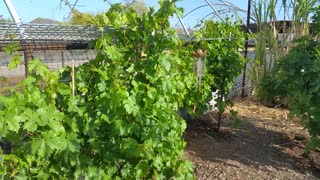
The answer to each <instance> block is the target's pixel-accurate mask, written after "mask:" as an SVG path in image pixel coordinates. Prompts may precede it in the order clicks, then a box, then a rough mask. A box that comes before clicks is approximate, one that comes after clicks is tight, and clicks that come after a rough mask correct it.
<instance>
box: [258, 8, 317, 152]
mask: <svg viewBox="0 0 320 180" xmlns="http://www.w3.org/2000/svg"><path fill="white" fill-rule="evenodd" d="M313 20H314V24H315V27H317V25H318V24H319V23H320V21H319V20H320V19H319V10H318V11H317V13H315V16H314V18H313ZM314 33H315V34H314V37H317V35H318V34H319V29H317V28H315V29H314ZM297 43H298V45H297V46H296V47H294V48H292V49H291V50H290V52H289V54H288V55H287V56H284V57H283V58H281V59H280V61H279V62H278V63H277V65H276V67H275V69H274V70H273V74H272V77H269V81H268V82H267V83H265V84H264V85H265V86H264V87H263V88H266V89H270V92H269V94H266V95H267V97H269V99H274V98H276V97H280V98H281V99H282V100H286V101H287V103H288V106H289V108H290V110H291V114H293V115H296V116H299V117H301V119H302V121H303V123H304V125H305V127H306V128H307V129H308V130H309V132H310V134H311V135H312V136H313V138H312V141H311V142H310V144H309V148H314V147H317V146H320V140H319V135H320V109H319V104H320V50H319V49H320V42H319V40H317V38H312V37H304V38H302V39H299V40H297Z"/></svg>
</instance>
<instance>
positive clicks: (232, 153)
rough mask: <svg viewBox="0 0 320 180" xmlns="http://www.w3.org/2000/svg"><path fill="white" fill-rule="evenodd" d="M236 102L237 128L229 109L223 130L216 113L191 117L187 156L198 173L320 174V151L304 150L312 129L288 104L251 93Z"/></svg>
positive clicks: (250, 176) (268, 176)
mask: <svg viewBox="0 0 320 180" xmlns="http://www.w3.org/2000/svg"><path fill="white" fill-rule="evenodd" d="M234 103H235V106H234V109H235V110H236V111H238V112H239V117H240V118H241V122H240V124H239V126H238V128H237V129H235V128H231V126H232V123H233V122H234V121H232V120H230V115H229V114H226V115H225V116H224V117H223V124H222V125H223V127H222V128H221V130H220V131H219V132H217V131H215V130H214V128H215V126H216V125H215V120H214V119H215V118H216V115H215V114H214V113H210V114H207V115H205V116H204V117H202V118H201V119H198V120H193V121H190V122H188V129H187V132H186V134H185V139H186V141H187V143H188V145H187V148H186V156H187V157H188V158H189V159H190V160H191V161H192V162H193V164H194V175H195V176H196V177H197V179H205V180H209V179H241V180H243V179H245V180H246V179H320V151H318V150H315V151H310V152H309V153H305V145H306V144H307V142H308V140H309V138H310V136H309V133H308V132H307V131H306V130H304V129H303V128H302V126H301V125H300V124H299V121H298V120H297V119H292V118H290V117H289V116H288V113H289V111H288V110H286V109H280V108H277V109H275V108H268V107H265V106H262V105H261V104H259V103H257V102H254V101H253V100H249V99H242V100H235V102H234Z"/></svg>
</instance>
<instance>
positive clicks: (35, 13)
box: [0, 0, 248, 27]
mask: <svg viewBox="0 0 320 180" xmlns="http://www.w3.org/2000/svg"><path fill="white" fill-rule="evenodd" d="M11 1H12V3H13V5H14V6H15V8H16V11H17V13H18V15H19V16H20V18H21V20H22V22H30V21H32V20H33V19H36V18H37V17H44V18H50V19H54V20H58V21H65V20H66V18H67V17H68V15H69V12H70V9H69V8H68V7H67V6H65V5H63V4H60V0H11ZM69 1H70V2H71V3H72V2H74V1H75V0H69ZM110 2H112V3H116V2H121V0H110ZM144 2H145V3H146V4H147V5H148V6H157V1H156V0H145V1H144ZM210 2H212V3H214V4H215V8H216V9H217V10H218V9H223V8H224V7H225V6H221V5H218V4H221V2H220V1H219V0H210ZM229 2H230V3H233V4H235V5H236V6H238V7H241V8H243V9H244V10H246V8H247V3H248V0H229ZM77 4H78V6H77V9H78V10H80V11H82V12H90V13H97V12H102V11H105V10H107V9H108V8H109V7H110V6H109V5H108V4H107V3H106V2H104V1H103V0H79V1H78V3H77ZM205 4H206V3H205V2H204V0H182V1H181V2H179V3H178V6H181V7H183V8H185V13H187V12H189V11H191V10H192V9H194V8H196V7H199V6H201V5H205ZM211 12H212V9H210V7H209V6H206V7H203V8H200V9H198V10H196V11H194V12H193V13H191V14H190V15H189V16H187V17H185V18H184V21H185V24H186V26H187V27H193V26H194V25H195V24H196V23H197V22H198V21H199V20H200V19H202V18H203V17H205V16H206V15H208V14H210V13H211ZM0 15H3V17H4V18H10V14H9V12H8V10H7V8H6V6H5V4H4V2H3V1H0ZM242 15H243V16H244V14H243V13H242ZM171 22H172V25H175V24H176V23H177V22H178V20H177V18H173V19H172V20H171Z"/></svg>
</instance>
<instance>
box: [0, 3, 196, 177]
mask: <svg viewBox="0 0 320 180" xmlns="http://www.w3.org/2000/svg"><path fill="white" fill-rule="evenodd" d="M175 2H176V1H166V0H164V1H160V8H159V9H158V11H155V10H154V9H150V10H149V12H148V13H144V14H143V15H142V16H141V17H138V16H137V13H136V12H135V11H133V10H132V9H130V10H127V9H125V8H124V7H123V6H121V5H119V4H116V5H114V6H112V7H111V8H110V10H109V11H108V12H107V13H106V14H104V16H100V17H99V19H95V21H96V22H95V23H96V24H100V25H101V27H103V26H105V25H111V26H112V27H114V29H113V30H111V31H108V32H103V35H102V36H101V37H100V38H98V39H97V40H96V41H95V43H94V44H95V45H94V46H95V48H96V50H97V53H98V55H97V57H96V58H95V59H94V60H92V61H90V62H88V63H86V64H84V65H81V66H79V67H78V68H76V73H75V78H76V93H75V95H73V92H72V91H71V83H70V82H69V81H70V79H71V76H70V74H71V71H70V69H65V70H62V71H61V72H57V71H49V70H48V68H47V67H46V66H44V65H43V64H42V63H41V62H40V61H39V60H34V61H30V64H29V65H28V68H29V74H30V76H29V77H27V78H26V80H24V81H23V83H22V85H21V87H20V88H19V90H14V91H11V92H10V93H11V94H10V95H8V96H0V110H1V111H0V138H1V139H2V140H4V139H5V140H6V141H8V142H10V143H11V145H12V151H11V152H6V154H3V153H0V177H2V178H5V179H6V178H39V179H40V178H41V179H76V178H81V177H85V178H89V179H168V178H175V179H192V178H193V177H192V174H191V173H192V165H191V163H190V162H189V161H187V160H186V159H185V158H184V157H183V154H184V151H183V150H184V147H185V142H184V141H183V139H182V133H183V132H184V130H185V128H186V124H185V122H184V121H183V120H182V119H181V118H180V117H179V116H178V115H177V113H176V110H177V109H178V107H179V106H180V105H179V104H181V103H182V101H183V99H184V98H185V96H186V94H187V92H186V87H187V86H190V87H191V84H193V82H194V76H193V75H192V73H191V69H192V63H190V62H188V60H191V58H189V59H188V58H186V59H183V60H182V58H181V57H182V55H183V54H184V52H183V51H182V50H180V49H179V48H177V47H179V46H180V40H179V38H178V36H177V34H176V33H175V32H174V31H172V30H169V17H170V16H172V15H173V14H174V13H176V12H177V11H179V9H178V8H176V7H175V5H174V3H175ZM181 51H182V52H181Z"/></svg>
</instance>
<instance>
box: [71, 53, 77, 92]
mask: <svg viewBox="0 0 320 180" xmlns="http://www.w3.org/2000/svg"><path fill="white" fill-rule="evenodd" d="M71 66H72V72H71V77H72V95H73V96H75V89H76V88H75V81H74V76H75V75H74V59H72V65H71Z"/></svg>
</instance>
